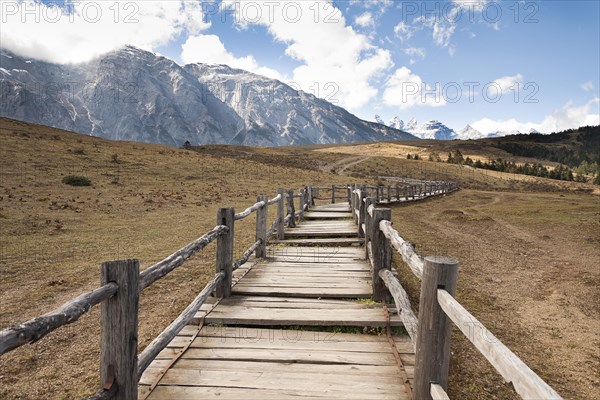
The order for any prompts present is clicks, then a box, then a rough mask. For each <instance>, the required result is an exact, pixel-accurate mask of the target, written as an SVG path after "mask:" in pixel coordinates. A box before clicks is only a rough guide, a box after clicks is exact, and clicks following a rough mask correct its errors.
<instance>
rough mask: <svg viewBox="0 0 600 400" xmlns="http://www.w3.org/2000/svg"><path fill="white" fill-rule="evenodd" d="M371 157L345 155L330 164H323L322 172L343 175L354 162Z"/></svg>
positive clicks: (357, 162)
mask: <svg viewBox="0 0 600 400" xmlns="http://www.w3.org/2000/svg"><path fill="white" fill-rule="evenodd" d="M370 158H371V157H368V156H367V157H365V156H352V157H346V158H343V159H341V160H339V161H336V162H334V163H332V164H329V165H325V166H323V167H322V168H321V170H322V171H323V172H329V173H334V174H338V175H343V174H344V172H345V171H346V170H347V169H348V168H350V167H353V166H355V165H356V164H360V163H361V162H364V161H367V160H368V159H370Z"/></svg>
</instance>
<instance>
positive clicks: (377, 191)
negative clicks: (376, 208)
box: [375, 185, 381, 203]
mask: <svg viewBox="0 0 600 400" xmlns="http://www.w3.org/2000/svg"><path fill="white" fill-rule="evenodd" d="M379 189H381V186H379V185H377V187H376V188H375V202H377V203H379V202H380V201H381V196H380V195H379Z"/></svg>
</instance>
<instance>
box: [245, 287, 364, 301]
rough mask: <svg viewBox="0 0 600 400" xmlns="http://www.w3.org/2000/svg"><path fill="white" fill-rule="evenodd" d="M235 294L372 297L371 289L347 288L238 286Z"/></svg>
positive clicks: (342, 297)
mask: <svg viewBox="0 0 600 400" xmlns="http://www.w3.org/2000/svg"><path fill="white" fill-rule="evenodd" d="M233 293H235V294H248V295H258V294H263V295H269V296H295V297H329V298H341V299H345V298H355V299H368V298H370V297H371V289H370V288H356V289H354V290H351V289H345V288H340V289H337V288H333V289H330V290H327V289H321V288H314V289H311V288H285V287H250V286H243V287H242V286H239V285H236V286H235V287H234V288H233Z"/></svg>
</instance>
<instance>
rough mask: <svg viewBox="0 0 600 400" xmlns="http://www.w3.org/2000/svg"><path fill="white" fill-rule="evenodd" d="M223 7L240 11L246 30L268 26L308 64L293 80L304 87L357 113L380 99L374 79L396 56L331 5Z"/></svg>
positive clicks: (263, 3)
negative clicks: (252, 11)
mask: <svg viewBox="0 0 600 400" xmlns="http://www.w3.org/2000/svg"><path fill="white" fill-rule="evenodd" d="M274 3H275V4H276V5H274ZM236 4H237V5H236ZM222 7H223V8H225V9H231V8H232V7H237V12H236V13H235V15H236V21H237V23H238V25H239V26H240V27H247V26H249V25H262V26H265V27H266V28H267V30H268V32H269V33H270V34H271V35H272V36H273V38H274V39H275V40H276V41H278V42H281V43H284V44H285V45H286V46H287V47H286V50H285V54H286V55H287V56H289V57H291V58H293V59H294V60H296V61H298V62H300V63H301V64H302V65H300V66H299V67H297V68H295V69H294V71H293V77H292V78H293V80H294V83H296V84H297V86H299V88H300V89H302V90H304V91H307V92H313V93H314V92H316V94H317V95H318V97H322V98H326V99H328V100H330V101H331V100H333V101H335V102H337V103H338V104H339V105H341V106H343V107H346V108H349V109H351V110H353V109H354V110H355V109H359V108H360V107H362V106H364V105H366V104H368V103H369V102H370V101H371V100H372V99H373V98H374V97H375V96H376V95H377V93H378V91H377V88H376V87H374V85H373V84H372V81H373V80H375V79H378V78H379V77H380V75H381V74H382V73H383V72H385V71H386V70H387V69H389V68H390V67H391V66H393V62H392V57H391V54H390V52H389V51H388V50H384V49H382V48H379V47H377V46H374V45H373V44H371V43H370V40H369V38H368V37H367V36H365V35H363V34H360V33H357V32H356V31H355V30H354V29H353V28H352V27H351V26H348V25H347V24H346V20H345V18H344V16H343V15H342V13H341V11H340V10H339V9H338V8H336V7H335V6H334V5H333V4H332V3H331V2H330V1H325V0H320V1H314V2H313V1H310V2H304V1H302V2H297V1H285V2H270V1H249V2H248V1H242V2H238V1H230V0H226V1H223V3H222ZM250 7H253V8H254V9H256V8H257V7H258V10H259V12H258V14H257V13H256V12H254V13H253V14H250V11H251V10H250ZM245 9H246V10H245ZM314 88H317V89H318V90H314ZM332 88H333V89H332ZM333 92H335V93H334V94H332V93H333Z"/></svg>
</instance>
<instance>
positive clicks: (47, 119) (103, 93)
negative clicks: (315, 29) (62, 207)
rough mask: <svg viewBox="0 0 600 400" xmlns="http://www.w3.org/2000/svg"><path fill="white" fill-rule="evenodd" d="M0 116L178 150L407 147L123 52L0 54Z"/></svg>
mask: <svg viewBox="0 0 600 400" xmlns="http://www.w3.org/2000/svg"><path fill="white" fill-rule="evenodd" d="M0 99H1V100H2V101H0V116H2V117H8V118H13V119H17V120H22V121H27V122H33V123H37V124H42V125H48V126H53V127H56V128H61V129H66V130H70V131H74V132H78V133H82V134H88V135H93V136H98V137H103V138H107V139H116V140H130V141H142V142H149V143H160V144H167V145H173V146H181V145H183V144H184V143H185V142H186V141H189V142H190V143H191V144H192V145H199V144H211V143H221V144H238V145H253V146H282V145H307V144H331V143H348V142H370V141H382V140H411V139H416V137H415V136H413V135H411V134H409V133H407V132H405V131H403V130H399V129H396V128H394V127H389V126H386V125H385V124H379V123H376V122H370V121H365V120H362V119H360V118H358V117H356V116H354V115H353V114H351V113H349V112H348V111H346V110H345V109H343V108H341V107H338V106H335V105H333V104H331V103H329V102H327V101H325V100H322V99H319V98H317V97H315V96H313V95H311V94H308V93H305V92H302V91H298V90H295V89H293V88H292V87H290V86H288V85H286V84H284V83H282V82H280V81H278V80H274V79H269V78H265V77H263V76H259V75H256V74H252V73H250V72H247V71H243V70H239V69H234V68H230V67H228V66H226V65H206V64H189V65H185V66H180V65H178V64H177V63H175V62H174V61H172V60H170V59H168V58H165V57H162V56H159V55H156V54H154V53H150V52H147V51H144V50H140V49H138V48H135V47H131V46H127V47H125V48H123V49H120V50H117V51H113V52H110V53H107V54H105V55H103V56H101V57H99V58H97V59H95V60H92V61H89V62H86V63H81V64H65V65H62V64H51V63H47V62H43V61H37V60H29V59H25V58H23V57H19V56H17V55H16V54H13V53H10V52H8V51H5V50H2V51H0Z"/></svg>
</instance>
